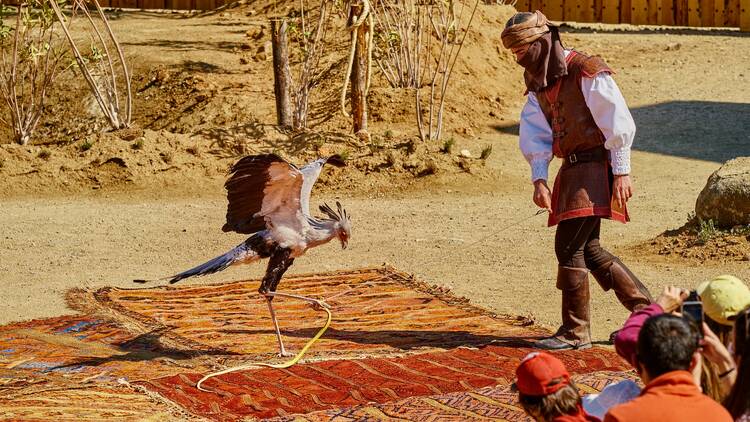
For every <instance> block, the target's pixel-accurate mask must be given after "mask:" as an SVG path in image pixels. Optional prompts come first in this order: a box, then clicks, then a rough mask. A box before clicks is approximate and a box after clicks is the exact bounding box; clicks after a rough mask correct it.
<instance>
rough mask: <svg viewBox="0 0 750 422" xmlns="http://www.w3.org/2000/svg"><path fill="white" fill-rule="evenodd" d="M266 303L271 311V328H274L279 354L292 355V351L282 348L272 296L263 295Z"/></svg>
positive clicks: (283, 355)
mask: <svg viewBox="0 0 750 422" xmlns="http://www.w3.org/2000/svg"><path fill="white" fill-rule="evenodd" d="M264 297H265V299H266V303H268V311H269V312H271V320H273V328H274V329H275V330H276V339H277V340H278V341H279V356H280V357H289V356H293V355H294V354H293V353H289V352H287V351H286V349H285V348H284V342H283V341H282V340H281V331H280V330H279V321H278V320H277V319H276V312H274V310H273V303H272V299H273V296H269V295H264Z"/></svg>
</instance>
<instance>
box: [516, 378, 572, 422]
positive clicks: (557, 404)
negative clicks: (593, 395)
mask: <svg viewBox="0 0 750 422" xmlns="http://www.w3.org/2000/svg"><path fill="white" fill-rule="evenodd" d="M518 401H519V403H521V407H523V409H524V410H525V411H526V413H528V414H529V415H539V416H541V417H542V418H543V419H544V420H545V421H551V420H552V419H554V418H556V417H558V416H562V415H575V414H577V413H578V405H579V404H580V403H581V395H580V394H578V389H577V388H576V386H575V384H573V383H572V382H571V383H570V384H568V385H566V386H565V387H563V388H561V389H559V390H557V391H555V392H554V393H552V394H548V395H546V396H527V395H524V394H521V393H518Z"/></svg>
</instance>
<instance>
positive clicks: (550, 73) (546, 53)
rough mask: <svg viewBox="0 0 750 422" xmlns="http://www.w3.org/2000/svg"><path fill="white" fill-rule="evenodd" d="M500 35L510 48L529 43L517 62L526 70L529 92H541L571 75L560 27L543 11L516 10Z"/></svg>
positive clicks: (524, 75)
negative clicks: (561, 78) (566, 61)
mask: <svg viewBox="0 0 750 422" xmlns="http://www.w3.org/2000/svg"><path fill="white" fill-rule="evenodd" d="M500 38H501V39H502V41H503V45H504V46H505V48H509V49H510V48H514V47H519V46H522V45H524V44H529V49H528V51H527V52H526V53H525V54H524V55H523V56H522V57H521V59H520V60H519V61H518V64H519V65H521V66H523V68H524V69H525V70H526V71H525V72H524V74H523V77H524V81H525V82H526V88H527V89H528V90H529V91H531V92H539V91H542V90H544V89H545V88H547V87H548V86H551V85H553V84H554V83H555V81H556V80H557V79H558V78H560V77H562V76H565V75H567V74H568V67H567V65H566V63H565V54H564V53H563V46H562V43H561V42H560V34H559V32H558V30H557V26H556V25H554V24H553V23H552V22H550V21H549V20H547V17H546V16H544V15H543V14H542V12H540V11H538V10H537V11H536V12H534V13H530V12H521V13H516V14H515V15H513V16H512V17H511V18H510V19H509V20H508V23H506V24H505V29H504V30H503V33H502V34H501V35H500Z"/></svg>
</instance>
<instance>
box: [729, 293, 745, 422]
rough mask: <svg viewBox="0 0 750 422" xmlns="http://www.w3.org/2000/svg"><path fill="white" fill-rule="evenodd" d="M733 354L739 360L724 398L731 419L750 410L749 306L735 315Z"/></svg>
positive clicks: (737, 417)
mask: <svg viewBox="0 0 750 422" xmlns="http://www.w3.org/2000/svg"><path fill="white" fill-rule="evenodd" d="M734 355H735V357H736V358H739V359H735V360H739V362H738V366H737V381H735V383H734V386H732V391H731V392H730V393H729V396H728V397H727V399H726V400H724V407H725V408H726V409H727V410H728V411H729V413H731V414H732V418H733V419H739V417H740V416H742V415H744V414H745V413H747V412H750V308H746V309H745V310H744V311H742V312H740V313H739V314H738V315H737V319H735V320H734Z"/></svg>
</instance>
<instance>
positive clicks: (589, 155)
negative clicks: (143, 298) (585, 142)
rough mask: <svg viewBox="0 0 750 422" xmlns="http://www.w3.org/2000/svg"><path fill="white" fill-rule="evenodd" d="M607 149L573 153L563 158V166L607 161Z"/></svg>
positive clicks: (597, 148)
mask: <svg viewBox="0 0 750 422" xmlns="http://www.w3.org/2000/svg"><path fill="white" fill-rule="evenodd" d="M608 158H609V157H608V156H607V149H606V148H604V147H603V146H601V147H596V148H591V149H587V150H585V151H580V152H575V153H573V154H570V155H568V156H567V157H565V164H568V165H573V164H576V163H589V162H592V161H607V159H608Z"/></svg>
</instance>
